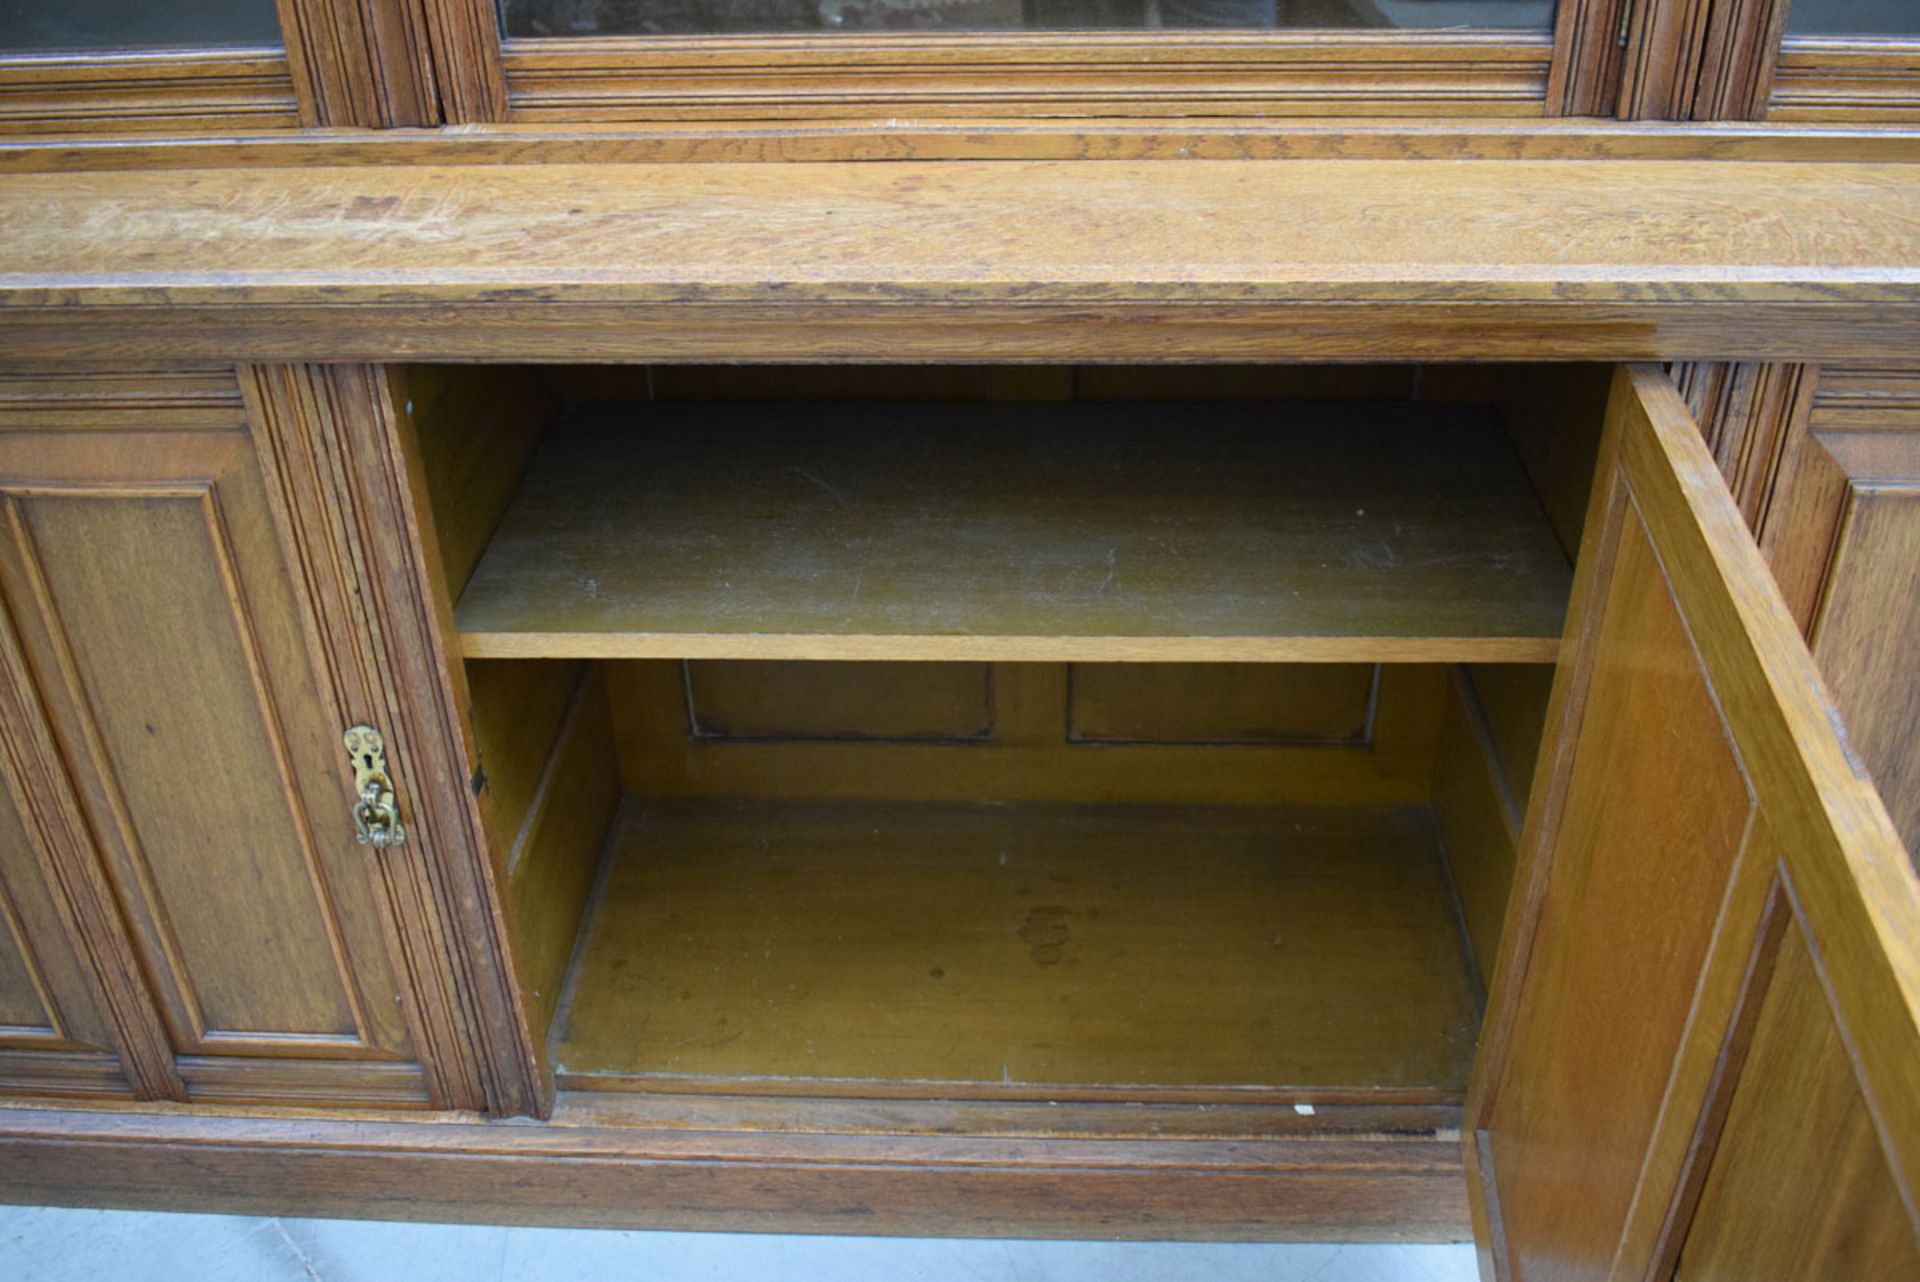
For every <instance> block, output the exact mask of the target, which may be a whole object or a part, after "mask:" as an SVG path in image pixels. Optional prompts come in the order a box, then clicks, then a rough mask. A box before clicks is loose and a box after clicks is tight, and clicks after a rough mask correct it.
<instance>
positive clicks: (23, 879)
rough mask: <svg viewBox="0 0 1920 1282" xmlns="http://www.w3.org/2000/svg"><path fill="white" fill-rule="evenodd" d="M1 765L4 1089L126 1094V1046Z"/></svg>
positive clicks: (0, 1078)
mask: <svg viewBox="0 0 1920 1282" xmlns="http://www.w3.org/2000/svg"><path fill="white" fill-rule="evenodd" d="M5 774H6V772H5V771H4V770H0V1092H5V1091H30V1092H34V1093H39V1094H46V1093H58V1094H80V1095H95V1094H105V1095H126V1094H129V1093H131V1090H132V1088H131V1086H130V1085H129V1084H128V1081H127V1077H126V1074H125V1072H124V1071H123V1069H122V1067H121V1062H120V1052H119V1049H118V1047H117V1045H116V1043H115V1041H114V1037H113V1034H112V1031H111V1029H110V1028H109V1026H108V1024H107V1021H106V1020H105V1019H104V1018H103V1017H102V1015H101V1011H100V1008H99V1005H98V1003H97V1002H96V1000H95V996H94V992H93V987H92V981H91V980H90V978H89V977H88V975H87V972H86V969H85V967H84V965H83V964H82V962H81V960H80V957H79V954H78V953H77V952H76V950H75V948H74V946H73V944H72V942H71V940H70V938H69V929H68V925H67V922H66V920H65V918H64V916H63V914H62V913H61V912H60V909H59V906H58V903H57V902H56V900H55V897H54V892H53V890H52V889H51V887H50V884H49V880H48V878H47V875H46V872H45V870H44V869H43V868H42V867H41V866H40V864H39V861H38V859H37V857H36V852H35V848H34V845H33V843H32V842H31V840H30V839H29V837H28V835H27V827H26V824H25V822H24V821H23V819H22V818H21V815H20V811H19V808H18V807H17V806H16V805H15V804H14V801H13V799H12V797H11V795H10V791H11V790H10V788H9V787H8V786H7V781H6V778H5Z"/></svg>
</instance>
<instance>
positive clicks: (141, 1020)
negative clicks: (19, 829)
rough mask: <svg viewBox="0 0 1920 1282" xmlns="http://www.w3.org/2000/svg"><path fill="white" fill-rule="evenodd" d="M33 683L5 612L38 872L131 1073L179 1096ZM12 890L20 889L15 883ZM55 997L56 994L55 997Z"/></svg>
mask: <svg viewBox="0 0 1920 1282" xmlns="http://www.w3.org/2000/svg"><path fill="white" fill-rule="evenodd" d="M35 685H36V682H35V678H34V675H33V673H32V671H31V669H30V668H29V667H28V664H27V657H26V654H25V653H24V652H23V650H22V648H21V642H20V636H19V633H18V632H17V630H16V629H15V627H14V624H13V622H12V619H11V615H10V611H0V713H3V714H4V715H0V752H4V754H5V756H6V762H5V774H6V776H7V779H6V782H7V784H8V786H9V787H10V788H11V789H12V796H13V797H14V798H16V799H17V800H16V802H15V804H16V805H17V806H18V807H19V813H20V818H21V820H22V821H23V823H24V824H25V825H26V828H27V840H28V841H29V842H31V844H32V848H33V852H34V855H35V856H36V861H37V863H38V864H39V874H40V876H41V877H42V878H44V884H45V886H46V889H47V890H48V892H49V893H50V895H51V896H52V898H53V900H54V910H55V912H56V913H57V914H58V919H57V920H58V922H59V926H60V931H61V934H62V936H63V937H64V938H65V939H66V941H67V942H68V943H70V944H71V945H72V946H73V948H74V951H75V952H76V954H77V955H78V960H79V961H80V962H81V963H82V964H83V966H84V967H85V971H84V973H83V979H82V982H83V983H84V984H86V985H87V986H88V987H90V988H91V989H92V991H93V992H95V993H96V994H97V995H98V1001H99V1006H100V1011H101V1014H102V1015H103V1016H105V1018H106V1019H107V1021H108V1022H109V1025H110V1028H111V1036H112V1037H113V1045H114V1049H115V1050H116V1051H117V1052H118V1055H119V1058H120V1071H121V1073H122V1074H123V1075H124V1077H125V1080H126V1081H127V1083H128V1084H129V1085H130V1087H131V1088H132V1090H133V1092H134V1093H135V1094H137V1095H140V1096H143V1097H145V1098H149V1099H178V1098H180V1097H181V1096H182V1095H183V1094H184V1093H185V1089H186V1088H185V1086H184V1085H183V1084H182V1083H181V1080H180V1075H179V1070H178V1065H177V1063H176V1062H175V1056H174V1053H173V1049H172V1046H171V1045H170V1043H169V1041H168V1037H167V1031H166V1028H165V1025H164V1024H163V1022H162V1020H161V1016H160V1012H159V1011H158V1010H157V1009H156V1008H155V1006H154V1002H153V998H152V995H151V994H150V993H149V991H148V990H147V987H146V985H145V984H143V983H140V982H138V981H137V979H136V977H137V976H138V975H139V972H140V961H139V957H138V955H137V954H136V952H135V951H134V947H133V943H132V941H131V940H130V939H129V938H128V936H127V931H126V928H125V926H124V924H123V922H122V920H121V916H120V911H119V907H118V905H117V904H116V903H115V901H114V891H113V887H112V885H111V884H110V883H109V882H108V880H107V875H106V871H105V869H104V868H103V867H102V866H101V863H100V859H99V856H98V849H97V846H96V843H95V840H94V836H93V833H92V831H91V829H90V828H89V826H88V821H87V817H86V814H85V812H84V811H83V810H82V809H81V803H80V798H79V796H78V795H77V794H76V790H75V786H74V783H73V780H72V779H71V778H70V777H69V776H68V774H67V771H66V770H65V769H64V767H63V765H62V757H61V751H60V745H59V742H58V741H57V740H56V738H55V736H54V730H53V727H52V725H50V724H49V723H48V720H47V712H46V709H45V707H44V705H43V704H42V702H41V700H40V698H39V694H38V691H37V690H36V688H35ZM9 862H10V863H12V860H9ZM14 893H16V894H18V893H20V892H19V890H18V887H17V886H16V887H15V889H14ZM18 911H19V910H18V909H16V912H18ZM52 1000H54V1001H55V1002H56V1003H57V1002H58V1001H59V996H58V995H55V996H54V997H53V998H52ZM8 1058H9V1060H10V1061H11V1063H9V1064H8V1065H7V1067H8V1068H9V1069H10V1070H11V1073H10V1076H11V1077H12V1079H13V1080H14V1081H16V1082H23V1083H25V1084H31V1085H41V1086H44V1085H47V1084H48V1082H47V1078H48V1071H47V1070H46V1069H45V1068H44V1067H41V1068H34V1069H29V1068H28V1066H27V1065H24V1064H22V1063H21V1062H20V1061H21V1058H22V1057H20V1056H9V1057H8ZM70 1067H74V1068H77V1069H78V1070H79V1071H80V1072H81V1073H83V1074H84V1073H89V1072H90V1073H91V1074H92V1075H93V1077H94V1080H95V1081H102V1080H103V1079H104V1084H105V1085H106V1087H107V1088H108V1089H111V1078H112V1076H113V1074H112V1073H111V1072H107V1073H101V1072H100V1070H99V1066H98V1065H97V1064H96V1065H92V1066H84V1065H70ZM64 1076H69V1077H71V1076H73V1074H71V1073H69V1074H64Z"/></svg>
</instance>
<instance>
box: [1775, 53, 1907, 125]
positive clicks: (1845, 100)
mask: <svg viewBox="0 0 1920 1282" xmlns="http://www.w3.org/2000/svg"><path fill="white" fill-rule="evenodd" d="M1767 119H1768V120H1772V121H1781V122H1790V121H1791V122H1798V121H1828V120H1837V121H1869V120H1872V121H1886V122H1890V123H1900V124H1912V123H1913V122H1915V121H1916V120H1920V40H1896V39H1887V40H1880V39H1862V38H1859V37H1851V36H1788V37H1787V38H1786V39H1785V41H1784V42H1783V43H1782V44H1781V46H1780V59H1779V62H1778V63H1777V64H1776V66H1775V69H1774V74H1773V96H1772V98H1771V100H1770V101H1769V102H1768V104H1767Z"/></svg>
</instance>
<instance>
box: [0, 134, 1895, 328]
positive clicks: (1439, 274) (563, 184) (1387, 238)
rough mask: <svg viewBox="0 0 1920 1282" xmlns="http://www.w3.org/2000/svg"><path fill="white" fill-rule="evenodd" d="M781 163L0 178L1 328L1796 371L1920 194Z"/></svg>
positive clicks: (1759, 169)
mask: <svg viewBox="0 0 1920 1282" xmlns="http://www.w3.org/2000/svg"><path fill="white" fill-rule="evenodd" d="M1916 172H1920V171H1916ZM795 176H796V175H795V174H794V173H792V172H790V171H788V170H785V169H783V168H781V167H777V166H763V165H762V166H755V165H695V166H677V167H676V166H626V165H594V166H581V165H567V164H555V165H537V166H529V165H511V166H493V167H476V166H424V165H423V166H406V167H395V166H388V165H359V166H322V167H318V168H315V167H308V168H301V169H297V170H293V169H280V168H258V169H245V170H239V169H232V170H228V169H204V170H192V171H184V172H182V171H172V172H164V173H141V172H101V171H93V172H85V173H82V172H73V171H68V172H62V173H60V174H58V175H57V176H56V175H47V174H19V175H15V176H12V177H10V179H9V181H8V182H7V183H6V184H5V186H4V188H0V245H4V246H5V248H4V250H3V251H0V333H4V334H5V341H6V342H7V343H8V344H9V346H10V347H11V348H12V349H13V350H14V351H15V352H17V353H20V354H21V355H22V356H23V357H24V356H26V355H28V354H30V353H35V352H39V353H43V354H54V353H57V354H59V355H60V356H61V357H62V358H63V359H68V360H72V359H82V358H86V357H89V356H98V355H103V354H105V353H106V352H110V351H115V350H119V351H122V352H123V353H129V354H130V353H131V352H133V351H138V350H140V349H141V348H142V347H145V348H147V349H148V350H152V349H155V348H159V349H164V350H165V351H166V353H167V354H168V355H171V356H174V357H185V356H187V355H188V354H190V353H191V352H193V351H195V350H206V351H214V352H218V353H219V354H220V355H222V356H225V357H227V358H234V357H247V358H251V357H256V356H261V355H265V354H268V353H272V354H287V353H298V354H300V355H311V354H312V353H313V352H314V351H316V350H324V351H326V352H327V353H328V354H329V356H333V357H336V358H347V357H351V356H356V355H365V356H367V357H368V358H370V359H382V360H391V359H395V358H398V357H407V356H433V357H437V358H476V357H484V356H485V355H487V354H488V353H490V352H495V353H503V354H504V353H509V352H510V353H511V354H512V355H513V356H514V357H515V358H516V359H541V358H549V359H551V358H556V357H561V354H562V353H563V352H564V353H565V354H566V355H565V356H564V357H561V358H563V359H573V360H580V359H608V358H613V357H616V356H618V357H623V358H629V359H631V358H640V359H672V358H675V357H676V356H677V357H680V358H684V359H694V360H714V359H724V358H732V357H746V356H748V355H751V354H755V353H758V354H759V355H761V356H762V357H767V356H776V357H780V358H785V359H795V358H808V359H832V358H864V359H868V360H871V359H873V358H874V355H875V354H876V353H879V354H881V355H883V356H884V357H885V359H887V360H909V359H926V358H928V357H930V356H936V355H941V356H943V357H944V358H945V359H956V358H958V359H983V358H986V357H989V356H991V355H994V354H996V353H999V354H1003V355H1012V354H1014V353H1016V352H1017V353H1018V355H1019V359H1022V360H1035V359H1050V358H1051V359H1057V358H1060V357H1061V356H1063V355H1071V354H1073V353H1076V352H1080V353H1085V354H1086V355H1088V356H1089V357H1091V358H1096V359H1101V360H1114V359H1126V358H1136V357H1174V356H1178V357H1179V358H1181V359H1187V360H1191V359H1196V356H1198V355H1204V357H1205V358H1206V359H1209V360H1223V359H1235V358H1238V359H1241V360H1246V359H1274V358H1276V357H1279V356H1289V357H1291V358H1294V359H1299V358H1301V357H1304V356H1306V355H1308V354H1309V353H1317V354H1318V355H1319V356H1320V357H1322V358H1326V359H1333V358H1339V357H1343V356H1344V357H1346V358H1349V359H1351V358H1354V357H1359V356H1371V357H1374V358H1378V357H1379V356H1381V355H1384V354H1386V353H1387V352H1388V351H1389V350H1391V351H1392V352H1393V355H1394V357H1395V358H1396V359H1399V360H1403V361H1404V360H1408V359H1422V358H1426V357H1429V356H1431V355H1433V354H1435V353H1436V352H1439V353H1449V354H1451V355H1453V356H1455V357H1460V356H1474V357H1479V358H1483V359H1486V358H1498V357H1503V356H1506V357H1526V358H1529V359H1545V358H1552V357H1555V356H1560V355H1577V356H1581V357H1584V358H1589V359H1591V358H1603V357H1615V356H1620V355H1623V354H1631V353H1647V352H1649V351H1651V352H1656V353H1660V354H1663V355H1676V356H1689V355H1698V354H1711V355H1714V356H1718V357H1726V356H1742V357H1765V356H1771V355H1775V354H1780V355H1791V356H1795V357H1799V358H1807V359H1810V358H1818V357H1822V356H1825V355H1828V354H1831V353H1834V352H1837V351H1838V350H1840V349H1841V346H1842V342H1843V335H1844V346H1845V350H1847V351H1849V352H1851V353H1852V354H1853V355H1854V356H1855V358H1856V359H1870V358H1872V357H1874V356H1875V355H1876V354H1880V353H1887V352H1899V353H1911V352H1912V351H1913V350H1914V349H1915V347H1916V345H1920V340H1917V339H1916V338H1915V334H1916V333H1920V327H1916V326H1914V325H1913V324H1911V323H1910V322H1911V320H1912V318H1913V315H1914V314H1915V311H1910V310H1909V309H1916V310H1920V276H1916V272H1915V269H1914V268H1913V267H1912V266H1911V264H1912V263H1913V262H1914V261H1915V258H1916V252H1917V250H1916V246H1917V245H1920V209H1917V205H1920V201H1917V200H1916V196H1915V192H1916V191H1917V190H1920V180H1917V179H1916V178H1915V177H1914V176H1913V172H1910V171H1909V169H1908V168H1906V167H1902V166H1865V165H1856V164H1838V163H1836V164H1822V165H1815V166H1801V165H1796V166H1792V167H1786V168H1783V167H1781V166H1778V165H1773V164H1758V163H1756V164H1751V165H1748V164H1738V165H1728V164H1714V165H1709V164H1704V163H1703V164H1693V165H1690V164H1663V163H1658V162H1608V163H1605V164H1601V163H1598V162H1595V163H1592V164H1585V165H1583V164H1580V163H1576V162H1565V163H1558V162H1556V163H1541V164H1531V163H1513V162H1495V161H1487V162H1479V161H1462V162H1456V163H1449V164H1428V163H1426V162H1421V161H1363V160H1355V161H1350V162H1347V161H1340V162H1335V161H1300V162H1288V163H1285V164H1277V163H1262V162H1234V161H1222V162H1220V163H1217V164H1207V165H1198V164H1193V165H1159V164H1150V163H1148V162H1095V163H1071V164H1069V163H1059V164H1055V163H1052V162H1031V163H1022V164H971V163H956V164H950V165H942V166H939V167H937V168H936V167H931V166H929V167H918V166H913V165H853V164H850V165H844V166H837V165H821V166H813V167H809V168H808V169H807V170H805V171H804V172H803V174H802V175H801V176H803V177H804V178H805V180H806V181H805V183H804V184H800V183H796V182H794V181H792V179H793V178H794V177H795ZM1143 210H1151V211H1152V215H1153V216H1151V217H1142V211H1143ZM1276 226H1277V227H1284V228H1286V229H1287V234H1286V235H1285V236H1284V237H1278V238H1277V237H1275V236H1274V235H1273V234H1272V229H1273V228H1274V227H1276ZM1356 228H1365V229H1366V234H1365V235H1356V234H1354V231H1355V229H1356ZM208 241H214V242H217V243H219V244H220V245H221V246H222V261H221V266H220V268H219V270H218V271H212V272H210V271H208V270H207V266H206V262H205V259H204V257H203V255H202V253H201V249H200V247H201V246H202V245H204V244H205V243H207V242H208ZM875 245H884V246H887V250H886V252H884V253H883V254H879V255H876V254H875V253H874V252H873V249H872V247H873V246H875ZM1117 246H1119V247H1124V252H1121V253H1116V252H1115V248H1116V247H1117ZM962 304H964V306H961V305H962ZM1171 304H1177V306H1173V307H1169V306H1166V305H1171ZM909 306H911V307H912V308H913V311H912V312H911V314H910V316H909V314H908V313H907V312H906V311H905V310H903V309H904V308H906V307H909ZM155 309H157V310H155ZM162 316H164V318H165V323H164V324H161V323H158V318H159V317H162ZM902 319H910V320H911V324H910V325H907V326H903V325H902V324H901V323H900V322H901V321H902ZM1109 322H1112V323H1109Z"/></svg>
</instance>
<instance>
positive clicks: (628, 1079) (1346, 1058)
mask: <svg viewBox="0 0 1920 1282" xmlns="http://www.w3.org/2000/svg"><path fill="white" fill-rule="evenodd" d="M607 858H608V859H609V860H610V861H611V866H610V868H609V869H608V870H607V872H606V876H605V882H604V884H603V887H602V889H601V892H600V896H599V899H598V901H597V904H596V907H595V909H594V910H593V914H592V916H591V918H590V920H589V922H588V924H587V927H586V930H585V934H584V937H583V943H582V946H581V948H580V950H579V952H578V954H577V955H576V959H575V962H574V971H573V974H572V976H571V978H570V981H569V989H568V996H567V998H566V999H565V1004H564V1005H563V1008H562V1010H561V1012H560V1015H559V1017H558V1020H557V1021H556V1034H555V1061H556V1064H557V1066H558V1071H559V1072H560V1074H561V1082H562V1084H563V1085H567V1086H572V1087H592V1088H597V1089H621V1088H626V1087H631V1088H636V1089H659V1090H676V1089H677V1090H693V1091H717V1092H727V1091H740V1092H742V1093H774V1094H783V1093H784V1094H835V1093H846V1094H853V1095H861V1096H874V1095H887V1094H916V1093H918V1094H925V1093H926V1092H927V1090H928V1088H929V1087H930V1086H932V1087H934V1088H936V1089H937V1090H938V1091H939V1092H940V1094H941V1096H942V1097H943V1098H967V1097H994V1098H1002V1097H1006V1098H1021V1097H1024V1098H1046V1099H1070V1098H1081V1097H1085V1098H1100V1097H1105V1096H1112V1095H1116V1094H1117V1095H1123V1096H1126V1097H1128V1098H1143V1099H1144V1098H1169V1099H1173V1098H1207V1097H1212V1096H1215V1095H1218V1096H1221V1097H1223V1098H1229V1097H1238V1096H1240V1095H1244V1094H1246V1093H1248V1092H1252V1093H1254V1094H1262V1093H1265V1094H1272V1093H1275V1092H1281V1093H1295V1092H1304V1093H1305V1095H1306V1097H1308V1098H1311V1099H1317V1100H1322V1101H1339V1100H1347V1101H1348V1102H1358V1101H1365V1100H1374V1101H1381V1100H1388V1099H1391V1100H1395V1101H1398V1102H1405V1103H1417V1102H1425V1103H1445V1102H1457V1100H1458V1098H1459V1095H1460V1092H1461V1091H1462V1089H1463V1087H1464V1084H1465V1080H1466V1073H1467V1068H1468V1064H1469V1062H1470V1060H1471V1058H1472V1054H1473V1044H1474V1036H1475V1030H1476V1028H1477V1024H1478V1011H1477V1008H1476V999H1475V990H1474V988H1473V986H1472V982H1471V980H1470V979H1469V977H1468V965H1467V960H1466V958H1465V956H1464V955H1463V950H1462V946H1461V943H1460V933H1459V925H1458V920H1459V919H1458V914H1457V912H1456V910H1455V906H1454V904H1453V900H1452V896H1451V894H1450V892H1449V890H1448V888H1447V882H1446V878H1445V874H1444V873H1443V871H1442V869H1441V864H1440V858H1439V851H1438V847H1437V845H1436V844H1435V840H1434V838H1433V836H1432V835H1431V828H1430V825H1429V822H1428V818H1427V815H1426V813H1425V811H1424V810H1423V809H1420V808H1397V809H1360V808H1338V809H1334V808H1328V809H1316V810H1291V809H1272V808H1264V807H1156V806H1073V805H1045V804H1030V805H986V804H946V803H833V802H779V801H738V802H734V801H715V802H672V803H657V804H653V805H646V806H641V805H637V804H631V803H630V806H629V809H628V811H627V812H626V813H625V814H624V815H623V817H622V820H621V822H620V823H619V824H618V825H617V827H616V831H615V835H614V837H613V840H612V846H611V849H610V851H609V853H608V856H607Z"/></svg>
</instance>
